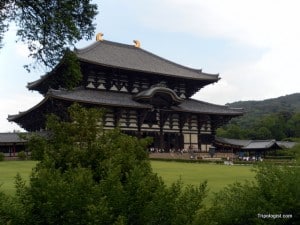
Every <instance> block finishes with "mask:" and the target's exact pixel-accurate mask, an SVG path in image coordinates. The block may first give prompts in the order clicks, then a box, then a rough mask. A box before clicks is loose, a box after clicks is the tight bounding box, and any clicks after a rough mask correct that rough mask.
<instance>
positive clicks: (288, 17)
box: [134, 0, 300, 103]
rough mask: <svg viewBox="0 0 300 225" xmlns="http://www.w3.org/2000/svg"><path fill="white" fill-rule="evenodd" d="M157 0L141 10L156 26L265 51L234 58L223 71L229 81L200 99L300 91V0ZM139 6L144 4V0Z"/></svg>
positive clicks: (146, 22) (203, 93) (150, 24)
mask: <svg viewBox="0 0 300 225" xmlns="http://www.w3.org/2000/svg"><path fill="white" fill-rule="evenodd" d="M152 3H155V4H151V5H150V6H149V7H148V9H149V10H148V13H144V14H140V17H141V18H142V21H143V23H144V25H145V26H148V27H151V28H152V29H157V30H161V31H166V32H177V33H189V34H191V35H194V36H198V37H200V38H217V39H223V40H228V41H230V42H232V43H233V44H234V45H235V46H237V45H240V46H241V47H242V46H248V47H249V48H253V49H256V50H258V51H261V50H264V51H261V53H260V54H258V57H257V58H256V59H255V60H248V61H245V62H241V61H239V60H238V59H234V58H232V59H231V62H229V61H228V62H227V63H228V65H230V66H228V65H224V67H223V68H222V71H220V72H221V77H222V78H223V79H225V81H223V80H221V81H220V82H219V83H218V84H216V85H214V86H208V87H206V88H205V89H203V90H202V91H201V94H198V95H196V97H197V98H198V97H199V98H200V97H201V96H202V97H204V98H206V99H209V100H211V99H212V98H214V99H215V101H214V102H220V103H221V102H222V103H224V102H228V101H234V100H240V99H241V98H242V99H245V100H246V99H265V98H269V97H276V96H280V95H285V94H288V93H293V92H299V90H300V88H299V86H298V84H299V83H300V76H299V69H298V64H299V61H300V54H299V52H300V44H299V40H300V26H299V24H298V21H300V14H299V13H298V9H299V6H300V2H299V1H296V0H263V1H261V0H249V1H240V0H226V1H223V0H210V1H201V0H185V1H180V0H160V1H158V0H157V1H152ZM134 7H144V6H143V3H140V4H139V5H135V6H134ZM138 11H139V10H138ZM245 54H247V52H246V53H245ZM235 61H237V62H235ZM221 63H222V62H216V65H217V64H221ZM274 95H275V96H274ZM205 96H206V97H205ZM222 96H227V97H228V100H227V101H225V100H224V99H223V97H222Z"/></svg>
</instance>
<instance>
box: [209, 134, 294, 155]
mask: <svg viewBox="0 0 300 225" xmlns="http://www.w3.org/2000/svg"><path fill="white" fill-rule="evenodd" d="M294 144H295V143H293V142H282V141H276V140H239V139H230V138H222V137H216V138H215V141H214V146H216V151H217V152H224V153H233V154H235V155H238V156H240V157H243V156H245V155H248V156H255V157H259V156H265V155H266V154H267V153H268V152H274V151H276V150H278V149H285V148H291V147H293V146H294Z"/></svg>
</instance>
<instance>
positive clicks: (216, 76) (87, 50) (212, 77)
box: [74, 40, 220, 81]
mask: <svg viewBox="0 0 300 225" xmlns="http://www.w3.org/2000/svg"><path fill="white" fill-rule="evenodd" d="M101 45H104V46H105V45H106V46H107V45H111V46H116V47H120V48H124V49H130V51H136V52H141V53H143V54H147V55H148V56H149V57H150V58H152V59H155V58H156V60H159V61H161V62H164V63H166V64H169V65H172V66H175V67H177V68H181V69H184V70H188V71H190V72H192V73H195V76H196V74H198V75H200V76H204V79H209V80H215V81H218V80H219V79H220V78H219V74H218V73H217V74H210V73H204V72H202V69H195V68H191V67H188V66H184V65H181V64H179V63H176V62H173V61H171V60H168V59H166V58H164V57H161V56H158V55H156V54H154V53H152V52H150V51H148V50H145V49H143V48H140V47H135V46H134V45H129V44H123V43H118V42H113V41H107V40H103V41H97V42H94V43H92V44H90V45H89V46H87V47H85V48H82V49H76V48H75V49H74V52H75V53H76V54H77V56H78V57H79V58H81V59H85V57H87V56H85V57H84V56H83V55H85V54H88V53H91V54H92V51H93V50H94V49H95V48H97V47H98V46H101ZM80 55H82V57H80ZM89 61H91V59H90V60H89ZM92 61H94V62H96V59H92ZM152 61H153V60H152ZM99 63H100V64H104V65H107V64H105V63H103V62H99ZM121 68H122V66H121ZM124 68H126V67H124ZM149 72H150V71H149ZM152 72H153V71H152ZM170 75H172V74H170Z"/></svg>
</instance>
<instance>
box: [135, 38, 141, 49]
mask: <svg viewBox="0 0 300 225" xmlns="http://www.w3.org/2000/svg"><path fill="white" fill-rule="evenodd" d="M133 43H134V47H136V48H140V47H141V42H140V41H139V40H133Z"/></svg>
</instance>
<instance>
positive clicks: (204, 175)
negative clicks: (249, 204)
mask: <svg viewBox="0 0 300 225" xmlns="http://www.w3.org/2000/svg"><path fill="white" fill-rule="evenodd" d="M35 164H36V162H35V161H3V162H0V184H2V185H1V187H0V190H3V191H4V192H5V193H7V194H13V193H14V191H15V188H14V178H15V176H16V174H17V173H20V175H21V176H22V178H23V179H25V180H28V178H29V174H30V172H31V170H32V168H33V167H34V166H35ZM151 165H152V167H153V170H154V172H155V173H157V174H158V175H160V176H161V177H162V178H163V180H164V181H165V182H166V184H169V185H170V184H171V183H172V182H174V181H176V180H178V179H179V178H181V180H182V181H183V182H184V184H192V185H198V184H199V183H200V182H203V181H204V180H207V181H208V188H209V190H210V192H209V193H210V196H211V193H213V192H218V191H219V190H221V189H222V188H223V187H225V186H226V185H228V184H232V183H234V182H236V181H239V182H243V181H245V180H253V179H254V175H255V174H254V173H253V172H252V171H251V169H252V167H251V166H227V165H216V164H197V163H181V162H162V161H151Z"/></svg>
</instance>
